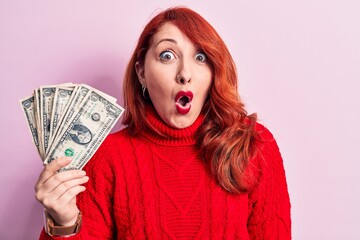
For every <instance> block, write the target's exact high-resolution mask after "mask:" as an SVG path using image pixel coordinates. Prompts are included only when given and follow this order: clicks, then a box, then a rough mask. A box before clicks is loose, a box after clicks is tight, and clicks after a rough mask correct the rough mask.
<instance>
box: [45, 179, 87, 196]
mask: <svg viewBox="0 0 360 240" xmlns="http://www.w3.org/2000/svg"><path fill="white" fill-rule="evenodd" d="M88 181H89V177H88V176H84V177H81V178H75V179H71V180H68V181H65V182H62V183H61V184H59V185H58V186H57V187H56V188H54V190H53V191H52V192H49V195H51V198H52V199H53V200H57V199H59V198H60V197H61V196H62V195H63V194H64V193H66V192H67V191H69V190H70V189H72V188H74V187H76V186H80V185H81V184H84V183H86V182H88Z"/></svg>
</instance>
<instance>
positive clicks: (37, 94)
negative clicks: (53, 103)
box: [34, 88, 46, 159]
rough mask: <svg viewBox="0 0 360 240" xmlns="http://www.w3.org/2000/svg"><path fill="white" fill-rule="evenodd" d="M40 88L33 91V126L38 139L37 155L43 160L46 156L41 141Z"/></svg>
mask: <svg viewBox="0 0 360 240" xmlns="http://www.w3.org/2000/svg"><path fill="white" fill-rule="evenodd" d="M40 95H41V93H40V88H36V89H35V90H34V108H35V111H34V116H35V124H36V129H37V130H38V133H37V136H38V139H39V153H40V156H41V159H45V157H46V154H45V149H44V141H43V134H42V127H41V125H42V123H41V105H40V102H41V100H40Z"/></svg>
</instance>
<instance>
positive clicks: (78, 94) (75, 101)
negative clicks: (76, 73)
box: [49, 84, 90, 145]
mask: <svg viewBox="0 0 360 240" xmlns="http://www.w3.org/2000/svg"><path fill="white" fill-rule="evenodd" d="M89 91H90V88H88V87H86V86H84V85H83V84H81V85H80V86H78V87H77V89H76V91H75V95H74V97H73V98H72V99H71V102H70V104H69V107H68V108H67V109H66V111H65V113H64V116H63V118H62V119H61V122H60V123H59V124H58V125H57V127H56V129H55V130H54V136H52V138H51V141H50V143H49V145H52V144H53V142H54V141H55V140H56V138H57V137H58V136H59V134H60V133H61V132H62V131H63V130H64V128H66V127H67V126H68V124H69V121H70V119H71V118H72V116H73V114H74V112H75V109H76V108H78V107H79V105H80V104H81V102H82V100H83V99H84V98H85V96H86V94H88V93H89Z"/></svg>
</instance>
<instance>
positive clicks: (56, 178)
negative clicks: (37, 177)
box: [40, 170, 86, 193]
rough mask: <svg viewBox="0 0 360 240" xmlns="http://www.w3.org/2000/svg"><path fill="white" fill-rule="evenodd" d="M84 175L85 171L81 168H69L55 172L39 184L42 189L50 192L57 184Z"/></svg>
mask: <svg viewBox="0 0 360 240" xmlns="http://www.w3.org/2000/svg"><path fill="white" fill-rule="evenodd" d="M85 175H86V172H85V171H82V170H69V171H64V172H60V173H55V174H53V175H52V176H51V177H49V178H48V179H47V180H45V181H44V182H43V183H42V184H41V185H40V187H41V189H42V191H44V192H46V193H50V192H52V191H54V189H56V188H57V187H58V186H59V185H61V184H63V183H65V182H68V181H71V180H73V179H78V178H82V177H84V176H85Z"/></svg>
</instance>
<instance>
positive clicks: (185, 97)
mask: <svg viewBox="0 0 360 240" xmlns="http://www.w3.org/2000/svg"><path fill="white" fill-rule="evenodd" d="M188 102H190V99H189V97H187V96H183V97H181V98H180V99H179V101H178V103H180V104H181V105H182V106H183V107H185V105H186V104H187V103H188Z"/></svg>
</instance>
